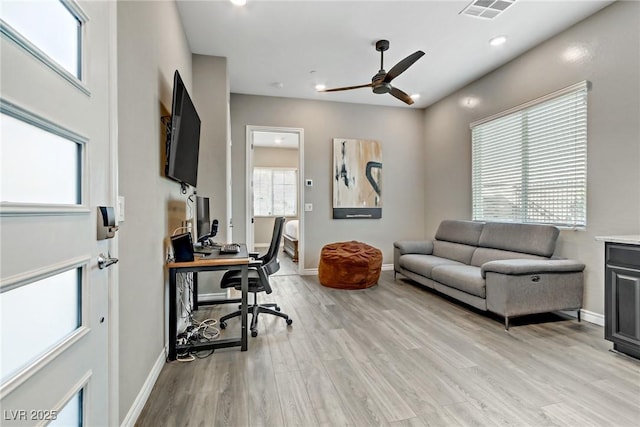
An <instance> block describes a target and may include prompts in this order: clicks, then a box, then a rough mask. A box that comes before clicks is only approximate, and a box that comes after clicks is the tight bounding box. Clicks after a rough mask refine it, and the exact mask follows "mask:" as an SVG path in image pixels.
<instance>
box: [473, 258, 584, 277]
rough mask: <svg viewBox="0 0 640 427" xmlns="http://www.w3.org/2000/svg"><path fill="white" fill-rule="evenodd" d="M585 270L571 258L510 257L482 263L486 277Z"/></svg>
mask: <svg viewBox="0 0 640 427" xmlns="http://www.w3.org/2000/svg"><path fill="white" fill-rule="evenodd" d="M583 270H584V264H583V263H581V262H578V261H574V260H570V259H548V260H547V259H542V260H537V259H508V260H500V261H489V262H486V263H484V264H482V267H481V274H482V277H483V278H486V275H487V273H500V274H508V275H513V276H521V275H525V274H542V273H578V272H581V271H583Z"/></svg>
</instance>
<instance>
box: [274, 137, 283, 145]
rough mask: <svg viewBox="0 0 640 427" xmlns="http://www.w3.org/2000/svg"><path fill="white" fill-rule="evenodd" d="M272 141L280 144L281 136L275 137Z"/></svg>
mask: <svg viewBox="0 0 640 427" xmlns="http://www.w3.org/2000/svg"><path fill="white" fill-rule="evenodd" d="M273 142H275V143H276V144H282V138H276V139H275V140H274V141H273Z"/></svg>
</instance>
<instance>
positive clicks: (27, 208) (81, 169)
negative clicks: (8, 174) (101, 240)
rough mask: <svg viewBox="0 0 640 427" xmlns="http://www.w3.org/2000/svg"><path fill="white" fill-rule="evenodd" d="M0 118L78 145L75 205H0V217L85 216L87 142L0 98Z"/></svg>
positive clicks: (87, 210)
mask: <svg viewBox="0 0 640 427" xmlns="http://www.w3.org/2000/svg"><path fill="white" fill-rule="evenodd" d="M0 114H6V115H7V116H9V117H12V118H14V119H16V120H20V121H22V122H24V123H26V124H28V125H30V126H34V127H37V128H40V129H42V130H43V131H45V132H49V133H52V134H54V135H56V136H59V137H61V138H64V139H67V140H69V141H70V142H74V143H76V144H77V145H78V149H79V150H80V152H79V153H78V162H79V163H80V164H79V165H78V182H77V185H78V187H79V188H78V196H79V201H78V203H76V204H53V203H22V202H2V201H0V216H12V215H60V214H87V213H89V206H88V205H87V200H88V199H89V197H88V196H89V194H88V191H89V176H88V171H87V165H88V164H89V152H88V151H89V150H88V143H89V139H88V138H86V137H84V136H82V135H80V134H77V133H75V132H73V131H71V130H69V129H67V128H64V127H62V126H60V125H58V124H56V123H54V122H52V121H50V120H48V119H46V118H44V117H41V116H38V115H36V114H34V113H32V112H30V111H28V110H26V109H24V108H22V107H20V106H18V105H16V104H13V103H11V102H9V101H7V100H5V99H3V98H0Z"/></svg>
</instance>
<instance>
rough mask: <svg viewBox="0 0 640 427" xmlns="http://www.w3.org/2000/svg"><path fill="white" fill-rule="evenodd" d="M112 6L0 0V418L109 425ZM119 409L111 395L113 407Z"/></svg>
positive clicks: (7, 421)
mask: <svg viewBox="0 0 640 427" xmlns="http://www.w3.org/2000/svg"><path fill="white" fill-rule="evenodd" d="M115 7H116V6H115V2H106V1H99V2H98V1H77V2H76V1H75V0H62V1H57V0H46V1H42V0H40V1H24V0H20V1H11V0H2V1H1V2H0V18H2V21H1V22H0V25H1V30H2V31H1V32H2V36H1V37H0V39H1V40H0V43H1V44H0V55H1V57H0V63H1V65H0V67H1V69H0V72H1V86H0V98H1V104H0V105H1V113H2V114H1V115H0V130H1V132H2V133H1V135H0V162H1V164H0V232H1V236H0V237H1V248H0V266H1V270H0V310H1V312H0V316H1V317H0V318H1V322H2V323H1V332H2V333H1V338H0V340H1V349H0V350H1V351H0V357H1V361H2V363H1V364H0V367H1V370H2V382H1V385H0V399H1V400H0V406H1V408H2V410H1V413H0V417H1V418H0V424H2V425H21V426H22V425H37V424H48V423H49V422H51V425H64V426H67V425H75V426H78V425H92V426H94V425H113V424H114V423H117V420H110V419H109V413H110V408H109V376H110V375H109V369H110V364H109V360H110V359H109V357H108V355H109V354H110V353H109V352H110V346H109V339H110V338H111V339H112V340H113V338H114V337H117V333H116V332H115V331H113V330H110V329H109V328H110V327H113V323H112V320H111V318H110V317H111V316H110V314H111V312H113V311H111V312H110V310H114V307H110V306H109V297H110V287H115V286H116V285H117V276H116V271H115V269H114V268H113V267H111V268H106V269H103V270H101V269H99V268H98V266H97V257H98V254H100V253H104V254H107V253H108V252H111V253H115V252H116V249H117V248H116V246H115V239H111V240H101V241H98V240H97V238H96V236H97V234H96V228H97V226H96V223H97V213H96V212H97V209H96V208H97V206H114V200H115V195H116V194H117V188H116V187H117V185H116V183H117V181H116V178H115V177H116V175H115V173H114V171H115V170H116V168H115V161H116V159H117V156H116V155H115V153H116V152H115V147H116V144H115V135H114V133H115V132H114V130H115V125H114V123H115V122H114V120H115V119H116V114H115V113H116V109H115V105H116V103H115V102H116V100H115V94H116V91H115V74H114V72H113V70H114V69H115V67H114V63H113V62H112V61H114V60H115V41H116V37H115V22H116V14H115V11H116V9H115ZM114 404H117V402H114Z"/></svg>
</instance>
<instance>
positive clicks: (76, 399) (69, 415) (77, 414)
mask: <svg viewBox="0 0 640 427" xmlns="http://www.w3.org/2000/svg"><path fill="white" fill-rule="evenodd" d="M83 391H84V390H80V391H79V392H78V394H76V395H75V396H73V397H72V398H71V400H70V401H69V402H67V404H66V405H65V406H64V408H62V409H61V410H60V411H59V412H58V413H57V414H55V419H54V420H53V421H52V422H51V423H50V424H49V425H50V426H64V427H75V426H82V425H83V424H84V423H83V422H82V421H83V419H82V400H83V399H82V395H83V394H84V393H83Z"/></svg>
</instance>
